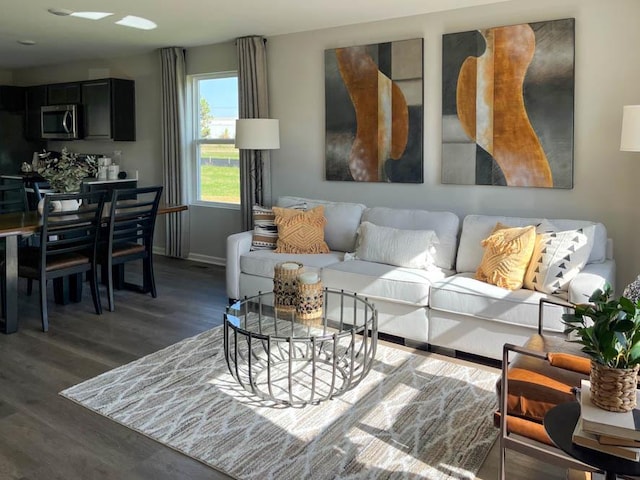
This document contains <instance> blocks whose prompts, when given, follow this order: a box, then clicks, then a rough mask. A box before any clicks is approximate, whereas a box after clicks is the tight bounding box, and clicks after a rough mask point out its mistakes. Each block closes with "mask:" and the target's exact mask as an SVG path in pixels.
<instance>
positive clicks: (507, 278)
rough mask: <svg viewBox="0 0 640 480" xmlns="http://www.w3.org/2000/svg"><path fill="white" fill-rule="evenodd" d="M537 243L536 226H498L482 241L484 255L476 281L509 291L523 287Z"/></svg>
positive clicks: (477, 271) (499, 224)
mask: <svg viewBox="0 0 640 480" xmlns="http://www.w3.org/2000/svg"><path fill="white" fill-rule="evenodd" d="M535 243H536V230H535V228H534V227H533V226H529V227H514V228H509V227H507V226H506V225H503V224H501V223H498V224H497V225H496V227H495V229H494V230H493V233H492V234H491V235H489V236H488V237H487V238H485V239H484V240H483V241H482V246H483V247H484V255H483V257H482V262H481V263H480V265H479V266H478V270H476V279H478V280H480V281H482V282H487V283H490V284H492V285H497V286H498V287H502V288H506V289H508V290H517V289H519V288H520V287H522V282H523V281H524V274H525V272H526V271H527V265H529V261H530V260H531V254H532V253H533V247H534V246H535Z"/></svg>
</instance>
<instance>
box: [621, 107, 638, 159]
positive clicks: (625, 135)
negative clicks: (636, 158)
mask: <svg viewBox="0 0 640 480" xmlns="http://www.w3.org/2000/svg"><path fill="white" fill-rule="evenodd" d="M620 150H622V151H624V152H640V105H625V106H624V108H623V110H622V135H621V137H620Z"/></svg>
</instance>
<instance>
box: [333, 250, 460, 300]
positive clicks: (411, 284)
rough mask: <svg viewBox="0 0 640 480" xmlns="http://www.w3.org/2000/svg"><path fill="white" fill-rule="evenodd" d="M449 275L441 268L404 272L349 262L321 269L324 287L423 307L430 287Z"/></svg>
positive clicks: (448, 272) (404, 269)
mask: <svg viewBox="0 0 640 480" xmlns="http://www.w3.org/2000/svg"><path fill="white" fill-rule="evenodd" d="M451 273H452V272H450V271H445V270H442V269H440V268H430V269H427V270H425V269H421V268H404V267H395V266H392V265H385V264H383V263H375V262H366V261H363V260H352V261H347V262H342V263H337V264H333V265H329V266H327V267H326V268H323V269H322V282H323V284H324V286H325V287H328V288H335V289H338V290H340V289H344V290H349V291H352V292H358V294H360V295H362V296H365V297H368V298H372V299H376V298H378V299H384V300H390V301H392V302H398V303H406V304H411V305H417V306H426V305H427V304H428V303H429V287H430V286H431V284H432V283H433V282H434V281H437V280H441V279H443V278H445V276H446V275H450V274H451Z"/></svg>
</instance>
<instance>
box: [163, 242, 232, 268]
mask: <svg viewBox="0 0 640 480" xmlns="http://www.w3.org/2000/svg"><path fill="white" fill-rule="evenodd" d="M153 254H154V255H162V256H163V257H165V256H166V255H167V251H166V249H165V248H164V247H153ZM187 260H191V261H192V262H199V263H208V264H210V265H219V266H222V267H224V266H226V264H227V262H226V259H224V258H222V257H212V256H209V255H201V254H199V253H190V254H189V256H188V257H187Z"/></svg>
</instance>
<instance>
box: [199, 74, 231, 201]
mask: <svg viewBox="0 0 640 480" xmlns="http://www.w3.org/2000/svg"><path fill="white" fill-rule="evenodd" d="M194 87H195V88H194V91H195V95H194V96H193V97H194V102H195V106H194V107H195V108H194V111H197V121H196V122H195V128H194V130H195V132H194V133H195V137H196V139H195V159H196V162H195V163H196V165H195V174H196V177H197V178H196V190H197V195H196V196H195V197H196V198H197V199H198V201H201V202H216V203H223V204H232V205H239V204H240V163H239V152H238V149H237V148H235V146H234V143H235V136H236V131H235V130H236V119H237V118H238V77H237V76H236V75H235V74H225V75H215V76H214V75H210V76H206V77H204V76H202V77H197V78H196V79H195V85H194Z"/></svg>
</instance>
